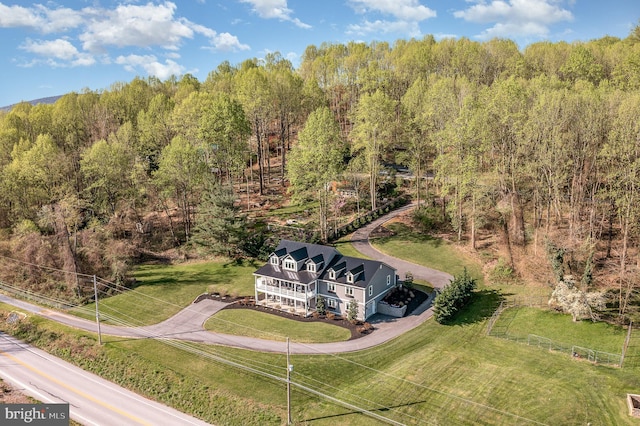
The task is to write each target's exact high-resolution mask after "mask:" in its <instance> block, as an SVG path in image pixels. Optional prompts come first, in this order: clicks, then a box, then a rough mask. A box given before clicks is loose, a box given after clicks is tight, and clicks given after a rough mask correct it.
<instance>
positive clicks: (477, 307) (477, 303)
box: [448, 289, 505, 325]
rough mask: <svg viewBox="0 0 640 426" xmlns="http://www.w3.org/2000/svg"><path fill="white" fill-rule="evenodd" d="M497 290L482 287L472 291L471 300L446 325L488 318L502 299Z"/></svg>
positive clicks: (470, 322)
mask: <svg viewBox="0 0 640 426" xmlns="http://www.w3.org/2000/svg"><path fill="white" fill-rule="evenodd" d="M504 299H505V298H504V295H503V294H502V293H501V292H499V291H498V290H492V289H491V290H490V289H483V290H480V291H476V292H474V293H473V296H472V297H471V300H470V301H469V303H468V304H467V306H465V307H464V308H463V309H462V310H461V311H460V312H458V314H457V315H456V316H455V317H454V318H453V320H451V321H450V322H449V323H448V325H465V324H473V323H476V322H480V321H484V320H485V319H487V318H489V317H490V316H491V315H493V313H494V312H495V310H496V309H497V308H498V306H499V305H500V302H502V301H503V300H504Z"/></svg>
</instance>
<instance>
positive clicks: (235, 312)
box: [205, 309, 351, 343]
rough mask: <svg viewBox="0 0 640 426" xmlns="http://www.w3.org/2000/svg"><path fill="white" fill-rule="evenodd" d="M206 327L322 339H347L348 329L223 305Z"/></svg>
mask: <svg viewBox="0 0 640 426" xmlns="http://www.w3.org/2000/svg"><path fill="white" fill-rule="evenodd" d="M205 328H206V329H207V330H209V331H214V332H216V333H224V334H235V335H239V336H248V337H257V338H260V339H269V340H278V341H283V342H284V341H286V340H287V337H289V339H290V341H292V342H300V343H325V342H338V341H342V340H349V338H350V337H351V332H350V331H349V330H347V329H346V328H344V327H339V326H337V325H331V324H326V323H321V322H317V323H311V322H301V321H295V320H292V319H287V318H282V317H279V316H276V315H271V314H268V313H264V312H257V311H252V310H249V309H225V310H222V311H220V312H218V313H217V314H215V315H214V316H212V317H211V318H209V319H208V320H207V322H206V323H205Z"/></svg>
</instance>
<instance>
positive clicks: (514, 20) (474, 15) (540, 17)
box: [453, 0, 573, 39]
mask: <svg viewBox="0 0 640 426" xmlns="http://www.w3.org/2000/svg"><path fill="white" fill-rule="evenodd" d="M473 2H474V3H475V4H474V5H473V6H471V7H469V8H468V9H465V10H459V11H456V12H454V14H453V15H454V16H455V17H456V18H461V19H464V20H465V21H468V22H474V23H478V24H494V25H493V27H491V28H488V29H486V30H484V31H483V32H482V33H481V34H479V35H478V36H477V37H478V38H480V39H490V38H493V37H513V36H536V37H545V36H547V35H548V34H549V27H550V26H551V25H553V24H556V23H558V22H568V21H572V20H573V14H572V13H571V11H569V10H567V9H564V8H563V7H562V0H492V1H490V2H486V1H485V0H473Z"/></svg>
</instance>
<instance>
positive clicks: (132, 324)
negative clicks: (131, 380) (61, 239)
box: [0, 256, 544, 425]
mask: <svg viewBox="0 0 640 426" xmlns="http://www.w3.org/2000/svg"><path fill="white" fill-rule="evenodd" d="M0 258H2V259H8V260H12V261H15V262H18V263H22V264H25V265H29V266H33V267H36V268H41V269H44V270H49V271H55V272H62V273H67V274H74V275H76V276H78V277H85V278H91V279H93V277H94V276H93V275H87V274H81V273H76V272H69V271H64V270H61V269H57V268H51V267H47V266H42V265H37V264H33V263H30V262H23V261H20V260H17V259H13V258H10V257H6V256H0ZM96 279H97V280H99V281H100V282H101V284H103V285H105V286H106V287H107V288H108V289H112V290H113V291H116V292H118V293H125V292H126V293H127V294H133V295H135V296H139V297H142V298H148V299H150V300H153V301H154V302H157V303H159V304H165V305H170V306H172V307H176V308H178V309H186V310H188V309H190V308H189V307H187V308H184V307H183V306H182V305H178V304H175V303H172V302H169V301H167V300H164V299H161V298H158V297H155V296H152V295H149V294H146V293H143V292H140V291H138V290H136V289H130V288H127V287H125V286H122V285H121V284H117V283H114V282H111V281H108V280H105V279H103V278H100V277H97V276H96ZM0 284H1V285H4V286H6V287H7V288H11V289H12V291H17V292H24V293H25V294H28V295H31V296H32V297H36V298H38V299H42V300H48V301H55V302H56V303H57V304H60V303H61V301H59V300H57V299H53V298H50V297H45V296H40V295H36V293H33V292H29V291H27V290H22V289H20V288H19V287H15V286H11V285H8V284H5V283H0ZM100 292H101V293H104V294H105V295H106V294H107V292H106V291H104V290H102V289H101V290H100ZM62 303H63V304H62V306H69V304H68V303H64V302H62ZM79 306H80V305H75V306H73V305H71V307H75V308H78V307H79ZM83 308H84V307H80V308H78V309H79V310H83ZM102 309H103V310H104V309H107V310H111V311H115V312H116V313H117V314H119V315H120V316H122V317H125V318H127V317H128V318H129V319H130V320H131V321H125V320H122V319H121V318H117V317H115V316H111V315H105V319H107V320H109V321H111V322H113V323H116V324H120V325H121V326H124V327H129V328H138V331H140V332H141V333H142V334H143V335H146V336H147V337H150V338H154V339H157V340H161V341H163V342H165V343H167V344H170V345H171V346H174V347H176V348H182V349H184V350H186V351H188V352H190V353H195V354H200V355H201V356H204V355H202V354H206V357H207V358H210V359H213V360H215V361H218V362H221V363H223V364H226V365H231V366H235V367H237V368H241V369H245V370H246V371H249V372H254V373H256V374H262V375H264V376H266V377H269V378H275V379H276V380H279V381H286V379H283V378H282V377H280V376H276V375H275V374H274V373H271V372H265V371H263V370H260V369H259V368H258V367H257V366H251V365H248V366H245V365H243V364H240V363H238V362H236V361H233V360H228V359H226V358H224V357H222V356H221V355H219V354H212V353H210V352H206V351H203V350H202V349H193V346H192V345H189V344H186V343H184V342H182V343H176V340H174V339H169V338H167V337H164V336H161V335H159V334H154V333H151V332H149V331H148V330H145V329H140V327H143V326H144V325H143V324H141V323H140V321H136V320H135V318H133V317H131V316H130V315H128V314H126V313H124V312H120V311H118V310H117V309H115V308H113V307H112V306H109V305H104V304H103V308H102ZM84 311H86V310H84ZM216 320H217V321H221V322H226V323H229V324H233V325H235V326H239V327H243V328H245V329H249V330H252V331H255V332H258V333H260V334H267V335H271V336H277V337H281V336H280V335H278V334H275V333H269V332H265V331H263V330H259V329H255V328H253V327H249V326H246V325H244V324H238V323H236V322H233V321H228V320H224V319H220V318H218V319H216ZM219 336H220V334H219ZM169 342H171V343H169ZM296 343H297V344H298V345H301V346H304V347H307V348H308V349H310V350H312V351H314V352H316V353H317V354H318V355H328V356H331V357H334V358H337V359H339V360H341V361H343V362H346V363H350V364H353V365H355V366H358V367H360V368H363V369H366V370H369V371H371V372H374V373H376V374H380V375H383V376H386V377H388V378H391V379H394V380H398V381H400V382H404V383H407V384H410V385H412V386H416V387H418V388H421V389H424V390H427V391H430V392H434V393H437V394H440V395H443V396H445V397H448V398H452V399H456V400H459V401H461V402H464V403H466V404H470V405H474V406H477V407H480V408H483V409H486V410H489V411H493V412H495V413H498V414H501V415H504V416H508V417H512V418H515V419H518V420H521V421H526V422H529V423H534V424H539V425H544V423H541V422H538V421H536V420H533V419H529V418H526V417H523V416H520V415H518V414H514V413H511V412H508V411H504V410H500V409H497V408H494V407H491V406H488V405H486V404H482V403H479V402H476V401H473V400H470V399H468V398H463V397H461V396H458V395H455V394H451V393H448V392H444V391H440V390H438V389H435V388H432V387H429V386H425V385H423V384H420V383H416V382H413V381H410V380H407V379H404V378H401V377H396V376H394V375H392V374H389V373H387V372H384V371H382V370H378V369H375V368H373V367H369V366H367V365H364V364H361V363H358V362H356V361H353V360H350V359H347V358H345V357H343V356H340V355H338V354H336V353H331V352H325V351H321V350H318V349H317V348H314V347H312V346H309V345H307V344H304V343H300V342H296ZM236 359H237V357H236ZM243 361H245V362H247V363H249V364H250V363H251V362H256V360H249V359H247V358H244V357H243ZM261 364H265V366H269V367H271V368H273V367H274V366H273V365H271V364H268V363H261ZM296 376H300V377H302V378H306V379H308V380H312V381H315V382H319V381H318V380H316V379H313V378H311V377H308V376H304V375H302V374H300V373H296ZM292 384H294V385H295V386H298V387H300V388H301V389H304V390H307V389H306V387H305V386H304V385H302V384H297V383H293V382H292ZM324 385H325V386H329V387H332V386H331V385H328V384H326V383H324ZM333 388H334V389H338V388H335V387H333ZM342 392H344V393H347V394H349V393H348V392H346V391H342ZM311 393H317V394H318V395H319V396H320V395H323V394H322V393H320V392H318V391H315V390H313V391H312V392H311ZM350 395H351V396H355V397H356V398H359V399H362V400H363V401H365V402H368V403H373V404H375V403H374V402H373V401H370V400H368V399H366V398H363V397H360V396H357V395H353V394H350ZM326 397H327V399H329V400H334V399H335V398H334V397H330V396H328V395H326ZM334 402H336V401H334ZM342 402H344V401H342ZM344 404H349V403H346V402H344ZM377 405H379V408H380V409H389V407H385V406H384V405H383V404H377ZM353 407H355V406H353ZM353 407H349V408H352V409H353ZM358 409H359V410H361V411H362V412H363V413H368V411H367V410H365V409H361V408H358ZM371 414H375V413H371ZM396 414H400V415H405V414H404V413H396ZM377 416H378V415H374V416H373V417H376V418H377ZM407 416H408V417H411V418H412V419H414V420H416V418H414V417H412V416H410V415H407Z"/></svg>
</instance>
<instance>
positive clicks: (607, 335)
mask: <svg viewBox="0 0 640 426" xmlns="http://www.w3.org/2000/svg"><path fill="white" fill-rule="evenodd" d="M496 326H497V327H501V328H502V329H504V330H506V332H507V333H508V334H510V335H513V336H521V337H525V338H526V337H527V336H528V335H529V334H535V335H537V336H542V337H546V338H548V339H551V340H553V341H554V342H556V343H558V344H561V345H562V346H574V345H577V346H582V347H585V348H589V349H593V350H597V351H604V352H609V353H615V354H620V353H621V352H622V345H623V343H624V339H625V337H626V335H627V330H625V329H623V328H621V327H617V326H614V325H611V324H607V323H604V322H595V323H594V322H592V321H578V322H573V321H572V319H571V315H567V314H561V313H558V312H552V311H548V310H544V309H536V308H508V309H506V310H505V311H503V313H502V315H501V316H500V318H499V319H498V321H496Z"/></svg>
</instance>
